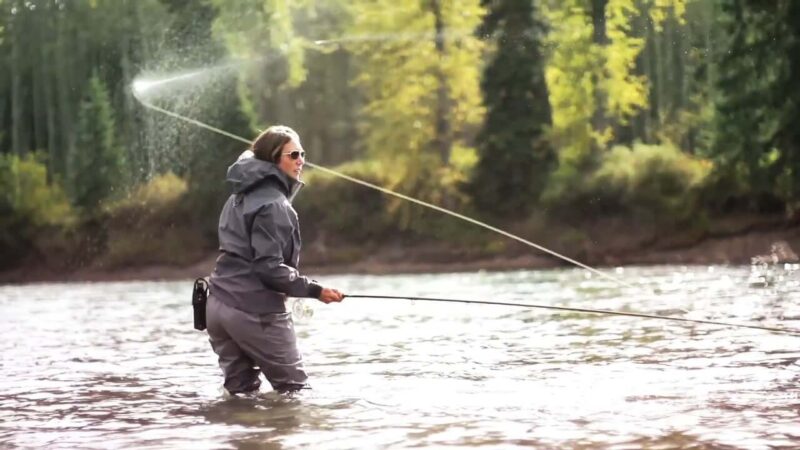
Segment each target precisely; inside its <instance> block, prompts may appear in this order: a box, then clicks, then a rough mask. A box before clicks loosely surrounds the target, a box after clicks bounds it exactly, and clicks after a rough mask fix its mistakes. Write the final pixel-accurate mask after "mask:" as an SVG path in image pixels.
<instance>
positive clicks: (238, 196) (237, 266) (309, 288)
mask: <svg viewBox="0 0 800 450" xmlns="http://www.w3.org/2000/svg"><path fill="white" fill-rule="evenodd" d="M242 156H243V157H242V158H240V159H239V161H237V162H235V163H234V164H233V165H231V166H230V167H229V168H228V181H229V182H230V183H231V184H232V185H233V194H232V195H231V196H230V197H229V198H228V201H227V202H226V203H225V206H224V207H223V209H222V214H221V215H220V218H219V249H220V252H221V253H220V255H219V257H218V258H217V265H216V268H215V269H214V272H213V273H212V274H211V280H210V285H211V286H210V287H211V293H212V294H213V295H214V296H215V297H216V298H217V299H218V300H219V301H221V302H223V303H225V304H227V305H228V306H231V307H233V308H236V309H239V310H242V311H247V312H251V313H280V312H285V311H286V306H285V303H284V301H285V300H286V297H287V295H288V296H292V297H314V298H319V295H320V293H321V292H322V287H321V286H320V285H318V284H317V283H315V282H314V281H311V280H309V279H308V278H306V277H304V276H301V275H300V273H299V272H298V271H297V266H298V264H299V262H300V227H299V223H298V221H297V213H296V212H295V211H294V208H292V205H291V200H292V199H293V198H294V196H295V195H296V194H297V192H298V191H299V190H300V189H301V188H302V187H303V183H302V182H300V181H297V180H295V179H293V178H291V177H289V176H288V175H286V174H285V173H283V171H281V170H280V169H279V168H278V166H276V165H275V164H273V163H270V162H267V161H262V160H259V159H256V158H253V157H245V155H242Z"/></svg>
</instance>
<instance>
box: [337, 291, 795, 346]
mask: <svg viewBox="0 0 800 450" xmlns="http://www.w3.org/2000/svg"><path fill="white" fill-rule="evenodd" d="M344 298H375V299H388V300H412V301H422V302H445V303H467V304H471V305H495V306H516V307H522V308H539V309H550V310H556V311H569V312H581V313H589V314H605V315H609V316H627V317H638V318H642V319H657V320H670V321H673V322H688V323H700V324H705V325H720V326H724V327H735V328H751V329H754V330H762V331H770V332H773V333H782V334H789V335H793V336H800V330H793V329H787V328H773V327H762V326H759V325H750V324H746V323H734V322H720V321H717V320H702V319H686V318H684V317H670V316H659V315H656V314H643V313H636V312H626V311H611V310H607V309H589V308H570V307H566V306H551V305H537V304H531V303H516V302H490V301H486V300H463V299H455V298H432V297H407V296H396V295H361V294H353V295H345V296H344Z"/></svg>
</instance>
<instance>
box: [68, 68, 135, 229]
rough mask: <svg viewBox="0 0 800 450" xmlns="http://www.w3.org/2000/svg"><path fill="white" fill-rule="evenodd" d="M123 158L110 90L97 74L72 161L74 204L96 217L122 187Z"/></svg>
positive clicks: (81, 117)
mask: <svg viewBox="0 0 800 450" xmlns="http://www.w3.org/2000/svg"><path fill="white" fill-rule="evenodd" d="M122 167H123V158H122V152H121V151H120V148H119V147H118V146H117V144H116V142H115V139H114V114H113V110H112V109H111V101H110V99H109V95H108V89H107V88H106V86H105V84H104V83H103V82H102V80H100V78H99V77H98V76H97V75H96V74H95V75H93V76H92V77H91V78H90V80H89V86H88V90H87V95H86V97H85V99H84V100H83V102H82V103H81V105H80V109H79V114H78V131H77V138H76V143H75V146H74V148H73V149H72V151H71V154H70V158H69V188H70V192H71V196H72V202H73V204H75V206H77V207H79V208H81V209H82V210H83V211H84V213H89V214H91V213H93V212H94V211H96V210H97V208H98V206H99V205H100V202H101V201H103V200H105V199H106V198H108V197H109V196H111V194H112V193H113V192H114V190H115V189H117V188H118V187H121V178H122V174H123V172H122Z"/></svg>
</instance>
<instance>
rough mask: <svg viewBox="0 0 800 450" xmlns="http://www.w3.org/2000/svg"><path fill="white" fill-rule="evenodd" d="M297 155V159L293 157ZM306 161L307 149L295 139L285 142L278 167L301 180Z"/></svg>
mask: <svg viewBox="0 0 800 450" xmlns="http://www.w3.org/2000/svg"><path fill="white" fill-rule="evenodd" d="M292 156H295V157H296V158H295V159H292ZM305 163H306V158H305V151H304V150H303V147H302V146H301V145H300V143H299V142H295V140H294V139H292V140H291V141H289V142H287V143H285V144H283V148H282V149H281V158H280V159H279V160H278V167H279V168H280V169H281V170H282V171H283V172H284V173H285V174H286V175H289V176H290V177H292V178H294V179H295V180H300V175H301V174H302V173H303V165H304V164H305Z"/></svg>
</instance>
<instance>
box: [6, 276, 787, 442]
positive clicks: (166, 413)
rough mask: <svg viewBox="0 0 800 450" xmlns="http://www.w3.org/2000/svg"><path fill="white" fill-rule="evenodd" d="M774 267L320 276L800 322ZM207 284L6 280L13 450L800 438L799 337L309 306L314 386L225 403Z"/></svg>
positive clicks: (398, 306) (364, 288)
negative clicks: (195, 325) (205, 322)
mask: <svg viewBox="0 0 800 450" xmlns="http://www.w3.org/2000/svg"><path fill="white" fill-rule="evenodd" d="M790 269H791V268H790ZM772 275H773V276H774V278H771V279H770V282H771V284H770V285H768V286H766V287H764V286H762V285H760V284H759V283H750V282H748V278H749V277H750V269H749V268H736V267H671V266H664V267H650V268H626V269H624V270H622V269H618V271H617V273H616V276H619V277H621V278H623V279H625V280H626V281H628V282H629V283H633V284H635V285H637V286H641V287H642V288H643V289H642V290H633V289H630V288H624V287H620V286H617V285H615V284H614V283H613V282H609V281H606V280H602V279H598V278H597V277H596V276H595V277H591V276H588V275H587V274H586V273H585V272H584V271H581V270H573V269H564V270H546V271H515V272H503V273H461V274H436V275H409V276H356V275H353V276H337V277H326V278H324V280H323V281H325V282H328V283H330V284H331V285H334V286H336V287H339V288H340V289H342V290H344V291H346V292H348V293H361V294H365V293H374V294H388V295H410V296H436V297H456V298H473V299H481V300H495V301H503V300H505V301H523V302H530V303H540V304H549V305H558V306H573V307H581V308H598V309H616V310H628V311H637V312H645V313H654V314H667V315H677V316H680V317H689V318H697V319H715V320H725V321H737V322H749V323H756V324H762V325H765V326H784V327H793V328H800V293H799V292H798V289H797V287H798V285H800V276H798V272H796V271H794V270H788V271H786V270H783V269H780V270H777V271H775V272H774V273H773V274H772ZM750 281H752V280H750ZM753 284H755V285H753ZM655 288H657V289H659V291H660V294H657V295H656V294H645V293H643V292H646V291H647V290H651V291H652V290H653V289H655ZM190 289H191V282H190V281H188V280H187V281H185V282H135V283H86V284H40V285H27V286H3V287H0V323H2V327H0V349H1V350H2V355H3V356H2V366H1V367H2V378H0V447H15V446H19V447H48V448H122V447H126V448H164V447H167V448H192V449H194V448H270V449H272V448H275V449H278V448H297V447H303V446H306V447H310V448H315V449H318V448H367V447H368V448H403V447H429V446H430V447H441V446H457V447H473V446H475V447H477V446H482V447H488V448H492V447H496V448H512V447H515V446H519V447H531V446H540V447H564V446H567V447H587V448H595V447H597V448H605V447H618V448H638V447H643V446H644V447H651V448H661V447H663V448H672V447H676V446H698V447H699V446H720V447H725V446H731V447H741V448H770V447H780V446H786V447H797V446H800V337H794V336H787V335H779V334H771V333H768V332H762V331H758V330H750V329H732V328H723V327H718V326H710V325H692V324H683V323H672V322H661V321H654V320H645V319H637V318H630V317H608V316H596V315H588V314H569V313H567V314H565V313H558V312H552V311H547V310H537V309H521V308H513V307H500V306H478V305H463V304H444V303H425V302H409V301H393V300H362V299H348V300H345V302H344V303H342V304H340V305H331V306H326V305H323V304H321V303H319V302H312V301H310V300H308V301H307V302H306V306H307V307H311V308H312V309H313V317H310V318H308V317H306V318H303V317H297V318H296V328H297V330H298V334H299V337H300V346H301V350H302V352H303V355H304V357H305V360H306V365H307V370H308V372H309V374H310V376H311V381H312V384H313V387H314V389H313V391H310V392H309V393H306V394H304V395H301V396H298V397H294V398H287V397H282V396H279V395H276V394H274V393H270V392H267V391H266V390H264V391H262V393H261V394H260V395H259V396H256V397H250V398H227V397H226V396H224V395H223V392H222V390H221V388H220V385H221V381H222V379H221V375H220V373H219V369H218V368H217V365H216V359H215V356H214V354H213V352H212V351H211V349H210V347H209V345H208V342H207V337H206V335H205V333H201V332H198V331H194V330H193V329H192V324H191V321H192V314H191V308H190V306H189V296H190ZM299 309H301V308H298V310H299ZM682 309H683V310H687V311H688V313H684V312H682V311H681V310H682ZM265 385H266V383H265ZM262 389H263V388H262Z"/></svg>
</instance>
